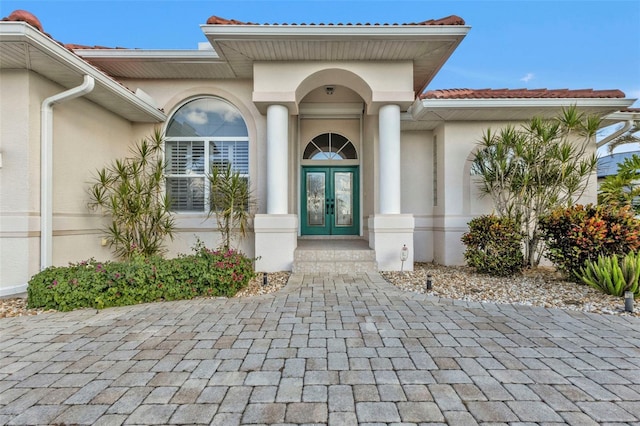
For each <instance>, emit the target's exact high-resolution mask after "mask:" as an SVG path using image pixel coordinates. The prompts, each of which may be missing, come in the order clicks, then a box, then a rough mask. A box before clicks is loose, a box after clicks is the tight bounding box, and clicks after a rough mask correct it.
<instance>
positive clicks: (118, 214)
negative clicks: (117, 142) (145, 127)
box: [88, 129, 175, 259]
mask: <svg viewBox="0 0 640 426" xmlns="http://www.w3.org/2000/svg"><path fill="white" fill-rule="evenodd" d="M163 143H164V139H163V137H162V132H161V131H160V130H159V129H155V131H154V133H153V135H151V136H149V137H147V138H145V139H143V140H141V141H140V142H138V143H137V144H136V145H135V146H134V147H133V148H132V149H131V151H132V153H133V156H132V157H129V158H124V159H116V160H114V161H113V162H112V163H111V164H110V165H109V166H107V167H104V168H102V169H101V170H98V172H97V174H96V176H95V177H94V179H93V184H92V185H91V187H90V188H89V198H90V201H89V203H88V206H89V208H90V209H92V210H100V211H101V212H102V213H103V214H105V215H108V216H110V217H111V224H110V225H109V226H108V227H107V228H106V229H105V230H104V232H105V234H106V239H107V242H108V244H109V246H111V247H115V248H114V253H115V255H116V256H118V257H120V258H124V259H128V258H130V257H131V256H132V255H133V254H134V253H139V254H143V255H146V256H150V255H154V254H161V253H162V252H163V251H164V248H163V243H164V240H165V237H167V236H168V237H170V238H172V239H173V230H174V226H175V225H174V221H173V217H172V215H171V212H170V206H169V200H168V199H167V197H166V195H165V193H164V187H163V184H164V161H163V159H162V146H163Z"/></svg>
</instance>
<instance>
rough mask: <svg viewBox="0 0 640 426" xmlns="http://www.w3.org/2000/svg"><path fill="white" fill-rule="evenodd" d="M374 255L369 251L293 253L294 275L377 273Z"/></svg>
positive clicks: (321, 250) (322, 250) (324, 250)
mask: <svg viewBox="0 0 640 426" xmlns="http://www.w3.org/2000/svg"><path fill="white" fill-rule="evenodd" d="M377 271H378V265H377V263H376V253H375V251H374V250H371V249H355V250H354V249H347V250H344V249H330V248H322V249H305V248H300V247H298V248H297V249H296V251H295V253H294V260H293V272H294V273H334V274H346V273H350V272H356V273H361V272H377Z"/></svg>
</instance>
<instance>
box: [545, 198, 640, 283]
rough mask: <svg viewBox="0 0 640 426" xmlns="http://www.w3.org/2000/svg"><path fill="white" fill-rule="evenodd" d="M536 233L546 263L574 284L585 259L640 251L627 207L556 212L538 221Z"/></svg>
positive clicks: (638, 224)
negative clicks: (539, 233) (542, 246)
mask: <svg viewBox="0 0 640 426" xmlns="http://www.w3.org/2000/svg"><path fill="white" fill-rule="evenodd" d="M540 230H541V235H542V239H543V241H544V242H545V244H546V247H547V251H546V255H547V257H548V258H549V260H551V261H552V262H553V263H554V265H556V267H558V269H560V270H561V271H563V272H565V273H566V274H567V275H568V276H569V278H571V279H574V280H575V281H577V282H580V281H581V278H580V277H581V268H582V267H583V266H584V265H585V262H586V261H587V260H592V261H594V260H596V259H597V258H598V256H610V255H614V254H615V255H619V256H624V255H626V254H627V253H629V252H633V251H637V250H638V249H639V248H640V220H638V219H636V218H635V217H634V213H633V211H632V210H631V208H630V207H629V206H624V207H621V208H613V207H611V206H605V205H598V206H594V205H591V204H589V205H587V206H582V205H576V206H573V207H569V208H562V209H557V210H554V211H553V212H551V213H550V214H549V215H547V216H544V217H542V218H541V219H540Z"/></svg>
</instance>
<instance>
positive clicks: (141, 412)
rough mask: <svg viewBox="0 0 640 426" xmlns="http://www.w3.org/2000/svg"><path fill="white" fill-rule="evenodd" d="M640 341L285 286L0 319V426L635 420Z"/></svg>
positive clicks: (618, 333) (619, 332)
mask: <svg viewBox="0 0 640 426" xmlns="http://www.w3.org/2000/svg"><path fill="white" fill-rule="evenodd" d="M639 330H640V321H639V320H636V319H628V318H622V317H616V316H603V315H586V314H583V313H575V312H568V311H561V310H552V309H542V308H529V307H522V306H504V305H492V304H486V305H480V304H466V303H462V302H456V303H451V302H447V301H438V300H434V299H429V298H425V296H423V295H417V294H411V293H403V292H401V291H399V290H397V289H396V288H394V287H393V286H391V285H389V284H387V283H386V282H385V281H384V280H383V279H382V278H381V277H380V276H379V275H377V274H374V275H371V276H366V275H360V276H355V277H343V276H339V277H319V276H316V277H313V276H304V277H303V276H293V277H292V279H291V280H290V282H289V284H288V285H287V287H285V288H284V289H283V290H281V291H280V292H279V293H277V294H275V295H267V296H259V297H253V298H245V299H231V300H227V299H211V300H195V301H180V302H169V303H157V304H148V305H139V306H134V307H125V308H114V309H106V310H104V311H100V312H96V311H95V310H83V311H76V312H71V313H53V314H43V315H40V316H38V317H29V318H13V319H4V320H0V336H1V341H0V424H67V425H69V424H109V425H119V424H145V425H148V424H201V423H204V424H220V425H233V424H252V423H262V424H277V423H289V424H301V423H330V424H334V425H342V424H345V425H349V424H358V423H359V424H367V423H375V424H389V423H401V422H402V423H403V424H426V423H447V424H451V425H454V424H460V425H473V424H476V422H477V423H517V422H523V423H526V424H543V423H544V424H548V423H568V424H576V425H589V424H602V423H613V422H620V423H623V424H624V423H633V422H638V421H639V419H640V403H639V401H640V349H639V347H640V331H639Z"/></svg>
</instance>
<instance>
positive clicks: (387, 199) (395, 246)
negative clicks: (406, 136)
mask: <svg viewBox="0 0 640 426" xmlns="http://www.w3.org/2000/svg"><path fill="white" fill-rule="evenodd" d="M378 114H379V117H378V119H379V120H378V122H379V128H378V132H379V148H378V149H379V151H378V188H379V190H378V212H379V213H376V214H375V215H373V216H370V217H369V221H368V225H369V247H371V248H372V249H374V250H375V251H376V261H377V262H378V269H379V270H380V271H400V270H401V269H403V270H405V271H413V258H414V247H413V231H414V229H415V221H414V218H413V215H410V214H401V212H400V206H401V204H400V193H401V185H400V106H398V105H384V106H382V107H380V111H379V113H378ZM403 246H406V247H407V249H408V257H407V260H406V261H405V262H404V265H403V263H402V260H401V257H400V255H401V251H402V247H403Z"/></svg>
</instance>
